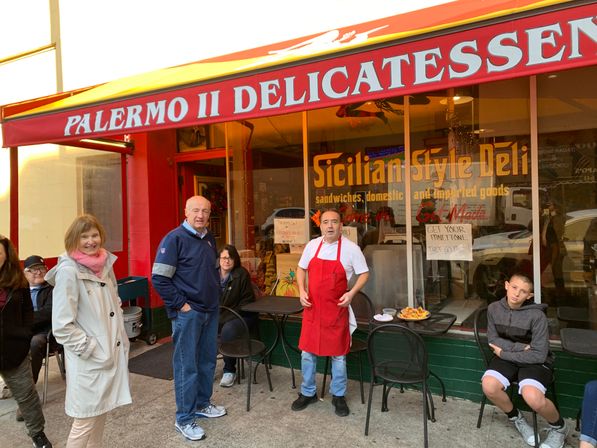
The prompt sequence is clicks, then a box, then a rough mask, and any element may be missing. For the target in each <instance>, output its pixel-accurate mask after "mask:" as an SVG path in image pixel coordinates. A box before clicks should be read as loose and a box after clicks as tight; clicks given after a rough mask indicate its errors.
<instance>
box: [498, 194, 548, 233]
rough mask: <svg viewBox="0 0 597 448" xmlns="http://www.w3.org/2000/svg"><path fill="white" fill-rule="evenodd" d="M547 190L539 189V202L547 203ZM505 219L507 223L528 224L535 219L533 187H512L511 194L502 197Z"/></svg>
mask: <svg viewBox="0 0 597 448" xmlns="http://www.w3.org/2000/svg"><path fill="white" fill-rule="evenodd" d="M546 199H547V191H546V190H545V189H539V203H540V204H543V203H545V201H546ZM502 200H503V203H502V210H503V211H504V217H503V221H504V223H505V224H518V225H521V226H525V227H526V226H528V224H529V223H530V222H531V220H532V219H533V209H532V206H531V204H532V203H533V198H532V189H531V187H510V194H508V195H506V196H503V198H502Z"/></svg>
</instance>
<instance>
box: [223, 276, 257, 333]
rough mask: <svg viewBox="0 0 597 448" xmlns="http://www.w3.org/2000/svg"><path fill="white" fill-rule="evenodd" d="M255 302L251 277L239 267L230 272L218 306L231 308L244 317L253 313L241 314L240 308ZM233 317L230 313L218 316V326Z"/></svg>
mask: <svg viewBox="0 0 597 448" xmlns="http://www.w3.org/2000/svg"><path fill="white" fill-rule="evenodd" d="M254 301H255V292H254V291H253V284H252V283H251V277H250V275H249V273H248V272H247V270H246V269H245V268H243V267H242V266H239V267H237V268H235V269H233V270H232V272H230V277H228V282H227V283H226V286H225V287H224V291H223V292H222V296H221V297H220V305H224V306H227V307H228V308H232V309H233V310H234V311H236V312H237V313H239V314H241V315H243V316H245V315H247V316H249V315H254V314H255V313H241V311H240V308H241V307H242V306H243V305H246V304H247V303H251V302H254ZM233 317H234V316H232V315H231V314H230V313H222V314H221V315H220V324H223V323H225V322H228V321H229V320H231V319H232V318H233Z"/></svg>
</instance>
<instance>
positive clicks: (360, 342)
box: [321, 291, 375, 404]
mask: <svg viewBox="0 0 597 448" xmlns="http://www.w3.org/2000/svg"><path fill="white" fill-rule="evenodd" d="M350 306H351V307H352V311H353V313H354V315H355V318H356V320H357V322H359V321H362V322H370V321H371V319H373V316H374V315H375V307H374V306H373V302H371V299H370V298H369V297H368V296H367V294H365V293H364V292H361V291H359V292H358V293H357V294H356V295H355V296H354V297H353V299H352V302H351V304H350ZM359 331H360V330H359V329H356V330H355V332H354V333H353V338H352V344H351V346H350V352H348V354H349V355H351V354H357V355H358V357H359V383H360V386H361V403H363V404H365V391H364V389H363V360H362V355H363V353H365V352H366V351H367V339H366V336H367V335H368V332H366V333H365V338H362V337H361V338H358V337H355V336H356V335H357V332H359ZM361 333H362V332H361ZM329 367H330V357H329V356H326V358H325V367H324V369H323V380H322V383H321V398H323V397H324V396H325V383H326V380H327V376H328V371H329Z"/></svg>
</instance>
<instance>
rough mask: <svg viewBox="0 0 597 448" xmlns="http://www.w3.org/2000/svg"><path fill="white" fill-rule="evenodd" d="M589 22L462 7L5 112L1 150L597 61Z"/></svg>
mask: <svg viewBox="0 0 597 448" xmlns="http://www.w3.org/2000/svg"><path fill="white" fill-rule="evenodd" d="M546 6H548V7H549V8H545V7H546ZM596 15H597V5H596V4H595V2H582V4H581V2H578V1H575V2H570V1H556V0H543V1H537V0H516V1H515V0H485V1H478V0H461V1H458V2H453V3H448V4H444V5H439V6H436V7H432V8H427V9H424V10H419V11H414V12H411V13H407V14H402V15H399V16H395V17H389V18H385V19H379V20H376V21H372V22H368V23H364V24H360V25H355V26H352V27H346V28H343V29H339V30H334V31H330V32H327V33H323V34H320V35H313V36H308V37H306V38H302V39H295V40H292V41H288V42H284V43H281V44H277V45H270V46H266V47H261V48H259V49H254V50H246V51H242V52H239V53H235V54H232V55H227V56H222V57H218V58H213V59H209V60H205V61H201V62H197V63H192V64H186V65H182V66H178V67H172V68H168V69H164V70H158V71H155V72H150V73H146V74H142V75H137V76H133V77H129V78H125V79H121V80H116V81H112V82H109V83H106V84H103V85H100V86H97V87H93V88H89V89H87V90H84V91H79V92H77V93H74V94H73V93H69V94H65V96H64V97H62V98H60V99H58V100H56V101H51V102H49V103H47V99H41V100H39V101H33V102H30V103H29V104H26V106H27V107H25V108H23V103H19V104H17V105H9V106H5V107H4V108H3V109H2V115H1V117H2V132H3V137H4V145H5V146H20V145H28V144H37V143H47V142H68V141H72V140H79V139H82V138H97V137H108V136H112V135H122V134H127V133H136V132H145V131H150V130H157V129H168V128H177V127H181V126H189V125H199V124H208V123H216V122H222V121H230V120H245V119H249V118H255V117H261V116H268V115H276V114H283V113H289V112H295V111H300V110H309V109H316V108H322V107H327V106H332V105H338V104H345V103H354V102H359V101H365V100H369V99H379V98H385V97H390V96H399V95H406V94H412V93H418V92H424V91H429V90H434V89H438V88H447V87H457V86H460V85H468V84H473V83H479V82H487V81H493V80H498V79H505V78H512V77H518V76H528V75H533V74H538V73H543V72H547V71H555V70H562V69H569V68H573V67H581V66H587V65H594V64H595V63H596V62H597V23H596ZM23 109H25V110H23Z"/></svg>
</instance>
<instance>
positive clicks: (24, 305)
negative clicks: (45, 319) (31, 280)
mask: <svg viewBox="0 0 597 448" xmlns="http://www.w3.org/2000/svg"><path fill="white" fill-rule="evenodd" d="M32 325H33V304H32V303H31V295H30V294H29V288H21V289H13V290H12V291H9V292H8V299H7V301H6V304H5V305H4V307H3V308H2V309H1V310H0V371H2V370H7V369H14V368H16V367H18V366H19V365H20V364H21V363H22V362H23V359H25V356H27V354H28V353H29V346H30V344H31V327H32Z"/></svg>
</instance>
